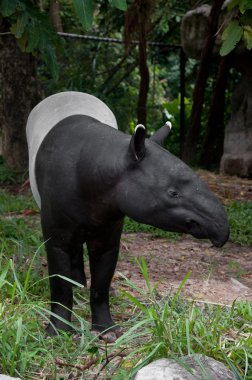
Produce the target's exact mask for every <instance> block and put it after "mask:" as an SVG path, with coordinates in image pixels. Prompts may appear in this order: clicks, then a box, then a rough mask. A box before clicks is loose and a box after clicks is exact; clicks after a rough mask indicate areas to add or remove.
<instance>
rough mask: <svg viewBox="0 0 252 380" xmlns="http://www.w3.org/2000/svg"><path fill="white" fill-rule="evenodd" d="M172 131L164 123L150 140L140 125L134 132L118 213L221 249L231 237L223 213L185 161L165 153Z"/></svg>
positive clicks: (120, 185) (119, 195)
mask: <svg viewBox="0 0 252 380" xmlns="http://www.w3.org/2000/svg"><path fill="white" fill-rule="evenodd" d="M170 127H171V126H170V125H169V123H166V125H165V126H163V127H162V128H161V129H159V130H158V131H157V132H156V133H155V134H154V135H153V136H152V137H151V138H149V139H146V138H145V129H144V127H143V126H142V125H139V126H137V127H136V130H135V133H134V135H133V136H132V138H131V142H130V146H129V150H128V152H127V159H126V160H127V169H126V173H124V176H123V178H122V179H121V180H120V183H119V194H118V201H119V207H120V209H121V211H122V212H123V213H124V214H126V215H128V216H130V217H131V218H133V219H135V220H136V221H139V222H141V223H145V224H150V225H153V226H155V227H158V228H161V229H164V230H167V231H174V232H184V233H188V234H191V235H193V236H195V237H196V238H208V239H210V240H211V242H212V243H213V244H214V245H215V246H218V247H221V246H222V245H223V244H224V243H225V242H226V241H227V239H228V236H229V226H228V221H227V217H226V214H225V211H224V208H223V206H222V205H221V203H220V202H219V200H218V199H217V198H216V197H215V196H214V195H213V193H212V192H211V191H210V190H209V189H208V187H207V185H206V184H205V183H204V182H202V181H201V179H200V178H199V177H198V176H197V175H196V174H195V173H194V172H193V171H192V170H191V169H190V168H189V167H188V166H187V165H186V164H185V163H184V162H183V161H181V160H180V159H178V158H177V157H175V156H174V155H172V154H171V153H170V152H168V151H167V150H165V149H164V148H163V147H162V142H163V140H164V138H165V137H166V136H167V135H168V133H169V131H170Z"/></svg>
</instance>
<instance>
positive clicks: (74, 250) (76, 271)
mask: <svg viewBox="0 0 252 380" xmlns="http://www.w3.org/2000/svg"><path fill="white" fill-rule="evenodd" d="M71 279H72V280H74V281H76V282H78V283H79V284H81V285H84V286H87V280H86V275H85V272H84V258H83V244H82V243H80V242H77V243H75V242H73V243H72V245H71Z"/></svg>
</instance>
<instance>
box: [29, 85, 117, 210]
mask: <svg viewBox="0 0 252 380" xmlns="http://www.w3.org/2000/svg"><path fill="white" fill-rule="evenodd" d="M72 115H86V116H91V117H93V118H95V119H97V120H99V121H100V122H102V123H104V124H107V125H109V126H111V127H113V128H116V129H118V127H117V122H116V118H115V116H114V114H113V112H112V111H111V110H110V109H109V108H108V106H106V104H104V103H103V102H102V101H101V100H100V99H98V98H96V97H95V96H92V95H89V94H85V93H82V92H75V91H67V92H60V93H58V94H55V95H52V96H49V97H48V98H46V99H44V100H42V102H40V103H39V104H38V105H37V106H36V107H35V108H33V110H32V111H31V113H30V115H29V118H28V121H27V125H26V136H27V142H28V150H29V176H30V185H31V190H32V193H33V196H34V198H35V200H36V202H37V204H38V206H39V207H41V199H40V195H39V192H38V188H37V182H36V176H35V161H36V155H37V152H38V150H39V147H40V145H41V143H42V141H43V140H44V138H45V136H46V135H47V134H48V132H49V131H50V130H51V129H52V128H53V127H54V126H55V125H56V124H57V123H58V122H59V121H61V120H63V119H65V118H66V117H68V116H72Z"/></svg>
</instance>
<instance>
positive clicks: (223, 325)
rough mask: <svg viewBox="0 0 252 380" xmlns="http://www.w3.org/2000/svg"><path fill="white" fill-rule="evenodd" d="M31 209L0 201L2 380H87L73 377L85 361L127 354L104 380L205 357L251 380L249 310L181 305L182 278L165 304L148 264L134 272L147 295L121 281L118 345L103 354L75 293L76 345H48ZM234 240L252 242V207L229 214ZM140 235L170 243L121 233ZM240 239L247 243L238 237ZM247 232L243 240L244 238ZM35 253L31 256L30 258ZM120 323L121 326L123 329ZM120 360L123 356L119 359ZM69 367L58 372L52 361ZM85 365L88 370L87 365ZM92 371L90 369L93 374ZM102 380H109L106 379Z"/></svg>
mask: <svg viewBox="0 0 252 380" xmlns="http://www.w3.org/2000/svg"><path fill="white" fill-rule="evenodd" d="M27 209H35V210H36V206H35V203H34V201H33V200H32V199H31V197H25V196H20V195H18V196H14V195H9V194H8V193H7V192H1V193H0V231H1V232H0V244H1V251H0V268H1V271H0V294H1V297H0V317H1V318H0V341H1V350H0V363H1V365H0V368H1V371H2V372H4V373H8V374H9V375H12V376H19V377H21V378H27V379H33V378H34V379H35V378H36V376H37V373H38V372H40V374H41V372H42V373H43V375H44V376H45V377H47V378H48V379H57V378H62V377H64V376H65V378H69V377H70V376H71V377H73V378H81V376H83V378H89V375H90V370H89V369H87V370H85V371H84V372H83V371H82V372H81V373H80V372H78V365H79V366H80V368H81V366H82V365H83V361H84V363H86V362H88V361H89V360H94V363H96V364H95V367H96V369H97V368H98V365H100V364H102V365H103V364H105V363H106V360H107V356H108V357H116V355H120V353H121V352H122V351H124V350H125V348H127V350H125V352H126V356H124V357H123V358H122V359H121V365H120V366H119V367H117V366H114V364H113V361H111V363H110V362H108V363H107V364H106V366H105V367H106V368H105V367H104V368H105V369H104V371H105V370H106V371H107V372H106V373H108V374H107V375H105V374H104V378H113V379H115V380H116V379H118V380H119V379H125V378H127V379H130V377H131V376H133V375H134V374H135V373H136V371H137V369H139V368H140V367H141V366H143V365H144V364H147V363H148V362H150V361H152V360H154V359H156V358H160V357H171V358H176V359H177V360H181V359H180V357H181V356H183V355H185V354H188V353H191V354H194V353H203V354H206V355H208V356H211V357H214V358H216V359H217V360H222V361H223V362H224V363H226V364H227V365H228V366H230V368H232V370H233V372H234V373H235V374H236V376H237V379H245V380H250V379H252V373H251V368H250V367H249V365H248V363H249V362H250V361H251V357H252V352H251V348H252V341H251V323H252V320H251V316H252V310H251V304H250V303H248V302H241V303H234V305H233V306H232V308H229V307H226V308H222V307H220V306H218V305H207V304H197V303H191V302H187V301H185V300H183V299H182V298H181V291H182V290H183V286H184V284H185V282H186V280H187V278H188V277H189V275H190V274H188V276H186V278H185V279H184V281H182V283H181V285H180V287H179V289H178V290H177V292H176V293H175V294H174V295H168V296H165V297H162V296H160V295H159V292H158V290H157V284H155V285H154V286H153V285H152V284H151V281H150V279H149V275H148V268H147V264H146V262H145V261H144V260H143V259H139V260H138V265H139V268H140V271H141V273H142V276H143V279H144V280H145V284H146V285H145V288H139V286H137V285H136V284H135V283H134V282H132V281H131V280H130V279H128V278H127V277H125V276H124V275H122V274H121V275H120V276H121V278H122V281H121V282H120V284H119V285H121V289H122V291H121V293H120V295H119V296H117V297H116V298H115V299H113V300H112V307H113V315H114V316H115V317H116V319H119V320H120V324H122V328H123V330H124V334H123V336H122V337H120V338H119V339H118V340H117V342H116V343H114V344H111V345H108V346H107V348H106V349H105V346H104V345H103V344H101V343H99V340H98V339H97V338H94V337H93V336H92V335H91V333H90V330H89V323H88V322H86V321H87V320H89V318H90V308H89V295H88V292H87V291H84V292H83V290H80V289H79V288H78V287H76V289H75V293H74V298H75V308H74V320H75V322H74V326H75V327H76V328H77V330H78V331H79V333H80V340H79V341H73V340H72V338H71V337H69V336H68V335H66V334H60V335H59V336H58V337H55V338H51V339H45V336H44V327H43V325H42V323H46V322H47V321H48V318H49V317H50V312H49V305H48V300H49V289H48V278H47V269H46V267H45V265H46V264H45V263H46V260H45V252H44V246H43V243H42V242H41V230H40V222H39V218H38V216H36V215H35V216H29V217H27V216H26V217H25V216H24V215H23V213H24V211H25V210H27ZM228 213H229V218H230V222H231V237H232V238H233V237H234V239H235V241H239V242H245V241H246V242H247V243H249V242H251V240H249V239H251V237H249V235H248V233H249V231H251V204H250V203H249V202H247V203H243V202H235V203H233V204H231V205H230V206H228ZM141 230H142V231H144V232H148V233H152V234H154V236H162V237H164V236H166V237H168V238H174V235H170V234H166V233H164V232H161V231H158V230H154V229H153V228H152V227H149V226H143V225H139V224H138V223H136V222H134V221H130V220H129V219H127V218H126V221H125V231H128V232H137V231H141ZM242 231H244V235H243V232H242ZM246 231H247V232H246ZM34 252H35V253H34ZM122 315H123V316H124V320H125V322H123V323H122ZM119 357H120V356H119ZM59 358H60V359H61V360H62V361H63V362H64V363H67V365H66V366H63V367H62V366H57V365H56V364H55V360H56V359H59ZM84 365H85V364H84ZM92 371H93V369H92ZM106 376H107V377H106Z"/></svg>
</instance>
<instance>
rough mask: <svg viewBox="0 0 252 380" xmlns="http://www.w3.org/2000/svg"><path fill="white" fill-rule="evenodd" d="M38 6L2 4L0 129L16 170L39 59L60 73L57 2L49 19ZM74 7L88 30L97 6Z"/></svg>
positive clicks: (7, 0)
mask: <svg viewBox="0 0 252 380" xmlns="http://www.w3.org/2000/svg"><path fill="white" fill-rule="evenodd" d="M110 3H111V5H112V6H115V7H117V8H120V9H124V10H125V9H126V7H127V5H126V0H110ZM41 4H42V2H33V1H30V0H1V1H0V28H1V29H0V33H1V34H0V44H1V57H0V83H1V90H0V91H1V93H0V101H1V102H0V111H1V115H0V130H1V131H2V136H3V156H4V159H5V161H6V163H7V165H8V166H10V167H11V168H12V169H15V170H16V171H18V172H23V171H24V170H26V168H27V147H26V139H25V125H26V120H27V116H28V114H29V112H30V110H31V109H32V108H33V106H34V105H35V104H36V103H37V102H38V101H39V100H40V99H41V97H42V94H41V89H40V86H39V83H38V81H37V79H36V62H37V59H40V60H41V59H42V60H44V61H45V62H46V64H47V66H48V67H49V68H50V70H51V72H52V74H53V76H54V77H56V76H57V75H58V65H57V61H56V49H57V48H60V46H61V42H60V38H59V37H58V36H57V34H56V33H55V29H56V31H61V30H62V25H61V19H60V17H59V4H58V2H57V1H56V0H52V1H51V2H50V10H51V15H50V12H49V9H48V7H45V9H43V8H42V6H41ZM46 5H48V4H46ZM73 7H74V9H75V10H76V12H77V15H78V17H79V19H80V21H81V23H82V26H83V27H84V28H85V29H87V28H88V27H90V26H91V24H92V21H93V14H94V9H95V2H94V1H93V0H85V1H84V0H73ZM8 33H11V34H8Z"/></svg>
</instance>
